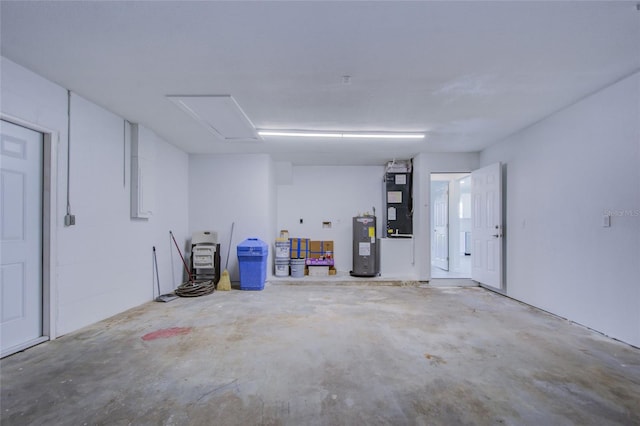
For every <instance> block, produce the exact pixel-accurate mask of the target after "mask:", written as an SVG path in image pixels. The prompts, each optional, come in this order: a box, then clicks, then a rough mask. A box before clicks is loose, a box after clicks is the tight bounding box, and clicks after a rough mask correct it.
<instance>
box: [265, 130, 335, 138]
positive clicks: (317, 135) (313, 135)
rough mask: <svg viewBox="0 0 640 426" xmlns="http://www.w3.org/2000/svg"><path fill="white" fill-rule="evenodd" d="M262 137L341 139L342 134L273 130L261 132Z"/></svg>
mask: <svg viewBox="0 0 640 426" xmlns="http://www.w3.org/2000/svg"><path fill="white" fill-rule="evenodd" d="M258 134H259V135H260V136H300V137H303V138H341V137H342V133H324V132H278V131H271V130H259V131H258Z"/></svg>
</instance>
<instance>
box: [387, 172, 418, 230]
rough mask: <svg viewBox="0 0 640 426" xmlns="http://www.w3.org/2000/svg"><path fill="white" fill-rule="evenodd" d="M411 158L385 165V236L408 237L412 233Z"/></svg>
mask: <svg viewBox="0 0 640 426" xmlns="http://www.w3.org/2000/svg"><path fill="white" fill-rule="evenodd" d="M412 180H413V179H412V172H411V160H405V161H401V162H395V161H394V162H393V163H389V164H388V165H387V171H386V173H385V175H384V198H385V199H384V205H385V209H384V221H385V223H386V229H385V232H386V236H387V237H390V238H408V237H411V236H412V235H413V198H412Z"/></svg>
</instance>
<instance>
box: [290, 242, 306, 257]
mask: <svg viewBox="0 0 640 426" xmlns="http://www.w3.org/2000/svg"><path fill="white" fill-rule="evenodd" d="M289 256H290V257H291V259H306V258H308V257H309V239H308V238H289Z"/></svg>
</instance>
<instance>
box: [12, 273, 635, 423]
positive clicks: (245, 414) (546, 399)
mask: <svg viewBox="0 0 640 426" xmlns="http://www.w3.org/2000/svg"><path fill="white" fill-rule="evenodd" d="M143 337H144V338H143ZM0 367H1V379H2V400H1V401H2V408H1V411H2V415H1V418H0V421H1V423H2V425H26V424H39V425H54V424H55V425H84V424H90V425H93V424H109V425H129V424H134V425H427V424H428V425H458V424H479V425H484V424H486V425H493V424H513V425H564V424H580V425H606V424H627V425H630V424H640V404H639V401H640V350H638V349H635V348H632V347H630V346H628V345H625V344H622V343H619V342H616V341H613V340H610V339H608V338H606V337H603V336H601V335H599V334H597V333H594V332H592V331H590V330H588V329H585V328H583V327H581V326H577V325H573V324H571V323H569V322H567V321H564V320H561V319H558V318H556V317H553V316H551V315H549V314H546V313H543V312H540V311H538V310H536V309H533V308H531V307H528V306H526V305H523V304H520V303H518V302H515V301H513V300H510V299H508V298H505V297H502V296H499V295H497V294H494V293H491V292H489V291H486V290H483V289H481V288H477V287H468V288H424V287H388V286H355V285H350V286H335V285H331V286H327V285H324V286H322V285H317V284H312V285H307V286H294V285H285V284H275V285H269V284H268V285H267V287H266V288H265V290H264V291H260V292H245V291H237V290H234V291H231V292H216V293H214V294H212V295H209V296H204V297H200V298H195V299H178V300H175V301H172V302H170V303H166V304H163V303H154V302H152V303H148V304H146V305H143V306H141V307H138V308H135V309H133V310H130V311H128V312H125V313H123V314H120V315H118V316H115V317H113V318H111V319H108V320H105V321H102V322H100V323H98V324H95V325H92V326H90V327H87V328H84V329H82V330H80V331H78V332H75V333H72V334H69V335H67V336H64V337H62V338H60V339H58V340H56V341H53V342H48V343H45V344H42V345H40V346H37V347H34V348H32V349H29V350H27V351H25V352H22V353H18V354H15V355H13V356H11V357H8V358H5V359H3V360H2V361H1V363H0Z"/></svg>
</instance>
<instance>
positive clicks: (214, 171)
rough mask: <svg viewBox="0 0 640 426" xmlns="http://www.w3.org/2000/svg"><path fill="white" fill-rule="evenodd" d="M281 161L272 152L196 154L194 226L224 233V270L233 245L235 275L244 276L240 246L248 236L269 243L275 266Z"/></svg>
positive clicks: (232, 274)
mask: <svg viewBox="0 0 640 426" xmlns="http://www.w3.org/2000/svg"><path fill="white" fill-rule="evenodd" d="M275 175H276V173H275V166H274V164H273V161H272V160H271V157H270V156H269V155H266V154H249V155H241V154H236V155H190V156H189V185H188V188H189V189H188V193H189V204H188V210H189V230H190V232H195V231H203V230H212V231H217V232H218V238H219V240H220V246H221V247H220V249H221V262H222V269H224V264H225V261H226V257H227V250H228V248H229V237H230V233H231V224H232V223H234V222H235V228H234V231H233V242H232V244H231V254H230V256H229V267H228V269H229V274H230V277H231V280H232V281H238V280H239V275H238V258H237V252H236V247H237V245H238V244H239V243H241V242H242V241H243V240H245V239H246V238H254V237H255V238H259V239H261V240H262V241H264V242H265V243H267V244H269V258H268V260H267V264H268V265H271V260H270V259H271V256H272V254H273V249H272V247H271V246H272V244H273V239H274V238H275V229H274V225H275V206H274V203H275V197H274V194H275Z"/></svg>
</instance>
